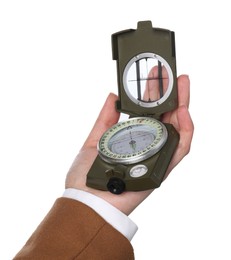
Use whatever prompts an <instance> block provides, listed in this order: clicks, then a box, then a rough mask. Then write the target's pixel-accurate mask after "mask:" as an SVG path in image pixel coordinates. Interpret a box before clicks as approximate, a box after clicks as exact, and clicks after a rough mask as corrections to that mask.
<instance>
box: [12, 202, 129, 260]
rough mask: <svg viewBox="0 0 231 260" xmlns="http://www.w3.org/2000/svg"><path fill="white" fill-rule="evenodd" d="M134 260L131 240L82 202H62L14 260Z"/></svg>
mask: <svg viewBox="0 0 231 260" xmlns="http://www.w3.org/2000/svg"><path fill="white" fill-rule="evenodd" d="M21 259H31V260H37V259H41V260H53V259H54V260H59V259H60V260H61V259H62V260H65V259H76V260H117V259H118V260H131V259H134V255H133V248H132V246H131V244H130V242H129V240H128V239H127V238H126V237H124V236H123V235H122V234H121V233H120V232H118V231H117V230H116V229H114V228H113V227H112V226H111V225H110V224H108V223H107V222H106V221H105V220H104V219H103V218H102V217H101V216H99V215H98V214H97V213H96V212H95V211H94V210H92V209H91V208H89V207H88V206H86V205H84V204H83V203H81V202H78V201H76V200H72V199H68V198H59V199H57V201H56V202H55V204H54V206H53V207H52V208H51V210H50V212H49V213H48V214H47V216H46V217H45V219H44V220H43V221H42V222H41V224H40V225H39V226H38V228H37V229H36V230H35V232H34V233H33V234H32V236H31V237H30V238H29V240H28V241H27V243H26V244H25V246H24V247H23V248H22V249H21V251H20V252H19V253H18V254H17V255H16V256H15V258H14V260H21Z"/></svg>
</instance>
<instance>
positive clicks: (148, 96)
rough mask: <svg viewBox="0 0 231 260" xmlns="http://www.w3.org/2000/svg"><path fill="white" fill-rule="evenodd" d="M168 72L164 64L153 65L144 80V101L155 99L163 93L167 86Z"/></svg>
mask: <svg viewBox="0 0 231 260" xmlns="http://www.w3.org/2000/svg"><path fill="white" fill-rule="evenodd" d="M168 83H169V80H168V72H167V70H166V68H165V67H164V66H161V65H160V66H159V65H158V66H154V67H153V68H152V69H151V70H150V72H149V74H148V80H147V81H146V87H145V91H144V100H145V101H156V100H158V99H160V98H162V96H163V95H164V94H165V92H166V90H167V87H168Z"/></svg>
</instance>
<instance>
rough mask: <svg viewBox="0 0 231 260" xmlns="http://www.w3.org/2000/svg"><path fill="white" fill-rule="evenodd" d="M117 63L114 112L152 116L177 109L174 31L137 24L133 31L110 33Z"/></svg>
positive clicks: (143, 23)
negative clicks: (115, 107) (116, 95)
mask: <svg viewBox="0 0 231 260" xmlns="http://www.w3.org/2000/svg"><path fill="white" fill-rule="evenodd" d="M112 56H113V59H114V60H116V61H117V80H118V94H119V100H118V101H117V103H116V106H117V110H118V111H120V112H123V113H126V114H129V115H130V116H152V117H155V118H159V117H160V115H161V114H163V113H165V112H167V111H171V110H173V109H175V108H176V107H177V80H176V57H175V38H174V32H173V31H170V30H166V29H161V28H153V27H152V23H151V21H140V22H138V26H137V30H134V29H128V30H124V31H120V32H117V33H114V34H112Z"/></svg>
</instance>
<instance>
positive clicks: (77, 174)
mask: <svg viewBox="0 0 231 260" xmlns="http://www.w3.org/2000/svg"><path fill="white" fill-rule="evenodd" d="M177 85H178V108H177V109H175V110H174V111H171V112H168V113H166V114H164V115H163V117H162V121H163V122H165V123H170V124H172V125H173V126H174V127H175V129H176V130H177V131H178V133H179V134H180V141H179V145H178V147H177V149H176V152H175V154H174V156H173V158H172V161H171V163H170V165H169V167H168V170H167V173H166V177H165V178H167V176H168V175H169V173H170V172H171V171H172V169H173V168H174V167H175V166H176V165H177V164H178V163H179V162H180V161H181V160H182V159H183V158H184V157H185V156H186V155H187V154H188V153H189V151H190V146H191V142H192V137H193V131H194V125H193V122H192V119H191V116H190V114H189V111H188V107H189V100H190V80H189V77H188V76H187V75H181V76H179V77H178V79H177ZM145 95H147V93H144V98H145ZM117 99H118V97H117V96H116V95H115V94H112V93H110V94H109V95H108V97H107V99H106V101H105V103H104V106H103V108H102V110H101V112H100V114H99V116H98V118H97V120H96V122H95V124H94V126H93V129H92V130H91V132H90V134H89V136H88V138H87V139H86V141H85V143H84V145H83V147H82V148H81V150H80V151H79V154H78V155H77V156H76V158H75V160H74V162H73V164H72V166H71V168H70V170H69V172H68V174H67V177H66V184H65V186H66V188H76V189H80V190H84V191H87V192H90V193H92V194H94V195H96V196H98V197H100V198H102V199H104V200H106V201H107V202H109V203H110V204H112V205H113V206H114V207H116V208H118V209H119V210H120V211H122V212H123V213H125V214H126V215H129V214H130V213H131V212H132V211H133V210H134V209H135V208H136V207H137V206H138V205H139V204H140V203H141V202H142V201H143V200H144V199H146V198H147V197H148V196H149V195H150V194H151V193H152V191H153V190H146V191H139V192H124V193H122V194H120V195H114V194H112V193H110V192H108V191H100V190H96V189H92V188H90V187H87V186H86V175H87V173H88V171H89V169H90V167H91V165H92V163H93V162H94V160H95V158H96V156H97V143H98V141H99V139H100V137H101V136H102V135H103V133H104V132H105V131H106V130H107V129H108V128H110V127H111V126H112V125H114V124H116V123H117V122H118V120H119V117H120V114H119V113H118V112H117V111H116V110H115V101H116V100H117Z"/></svg>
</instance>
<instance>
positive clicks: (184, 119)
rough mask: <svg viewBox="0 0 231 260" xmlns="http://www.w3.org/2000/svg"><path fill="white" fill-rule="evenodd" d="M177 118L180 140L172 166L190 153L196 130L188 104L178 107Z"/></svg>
mask: <svg viewBox="0 0 231 260" xmlns="http://www.w3.org/2000/svg"><path fill="white" fill-rule="evenodd" d="M177 118H178V124H179V129H178V131H179V134H180V141H179V144H178V147H177V150H176V152H175V154H174V157H173V160H172V162H171V164H172V165H171V166H172V168H173V167H175V166H176V165H177V164H178V163H179V162H180V161H181V160H182V159H183V158H184V156H186V155H187V154H188V153H189V151H190V147H191V142H192V138H193V132H194V125H193V121H192V118H191V116H190V114H189V111H188V108H187V107H186V106H181V107H179V108H178V111H177Z"/></svg>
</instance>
